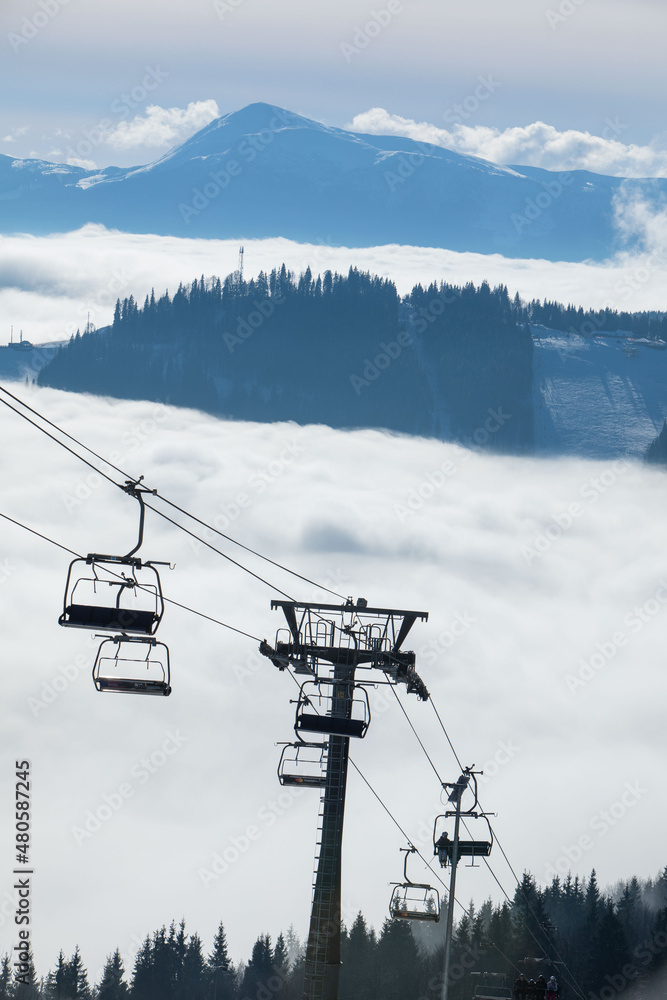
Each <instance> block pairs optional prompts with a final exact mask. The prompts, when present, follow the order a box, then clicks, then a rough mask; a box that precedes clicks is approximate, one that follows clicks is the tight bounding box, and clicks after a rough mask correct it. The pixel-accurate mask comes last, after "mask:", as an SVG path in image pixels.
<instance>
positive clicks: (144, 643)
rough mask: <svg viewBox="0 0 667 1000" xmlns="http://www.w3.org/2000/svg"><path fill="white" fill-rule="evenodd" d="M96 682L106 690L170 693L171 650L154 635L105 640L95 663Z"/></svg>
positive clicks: (116, 637)
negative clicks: (153, 636) (152, 636)
mask: <svg viewBox="0 0 667 1000" xmlns="http://www.w3.org/2000/svg"><path fill="white" fill-rule="evenodd" d="M93 681H94V683H95V687H96V688H97V690H98V691H102V692H106V691H109V692H116V693H119V694H152V695H162V696H167V695H170V694H171V683H170V682H171V676H170V670H169V650H168V648H167V646H165V644H164V643H163V642H158V641H157V639H152V638H150V639H145V638H139V637H130V636H126V635H116V636H113V638H107V639H104V640H103V642H102V643H101V644H100V648H99V649H98V651H97V656H96V657H95V663H94V664H93Z"/></svg>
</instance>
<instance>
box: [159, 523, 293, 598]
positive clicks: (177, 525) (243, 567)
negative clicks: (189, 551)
mask: <svg viewBox="0 0 667 1000" xmlns="http://www.w3.org/2000/svg"><path fill="white" fill-rule="evenodd" d="M146 506H147V507H148V508H149V510H152V511H153V513H155V514H157V515H158V516H159V517H162V518H164V520H165V521H169V523H170V524H173V525H174V526H175V527H176V528H180V529H181V531H184V532H185V533H186V535H190V537H191V538H196V539H197V541H198V542H201V543H202V545H206V546H207V548H209V549H212V550H213V552H217V553H218V555H219V556H222V558H223V559H227V561H228V562H230V563H232V564H233V565H234V566H238V568H239V569H242V570H244V572H246V573H249V574H250V576H254V578H255V579H256V580H259V581H260V583H264V584H266V586H267V587H270V588H271V590H275V591H276V593H277V594H282V596H283V597H286V598H287V600H288V601H293V600H294V598H293V597H292V596H291V594H287V593H286V592H285V591H284V590H281V589H280V587H276V585H275V584H274V583H270V582H269V580H265V579H264V577H263V576H260V575H259V573H255V572H253V570H251V569H248V567H247V566H244V565H243V563H240V562H237V560H236V559H232V557H231V556H228V555H227V553H226V552H221V551H220V549H216V547H215V545H211V543H210V542H207V541H206V539H204V538H200V536H199V535H196V534H195V533H194V531H190V529H189V528H185V527H184V526H183V525H182V524H179V523H178V521H174V519H173V518H172V517H169V516H168V515H167V514H165V513H164V512H163V511H161V510H158V509H157V507H153V505H152V504H150V503H147V504H146Z"/></svg>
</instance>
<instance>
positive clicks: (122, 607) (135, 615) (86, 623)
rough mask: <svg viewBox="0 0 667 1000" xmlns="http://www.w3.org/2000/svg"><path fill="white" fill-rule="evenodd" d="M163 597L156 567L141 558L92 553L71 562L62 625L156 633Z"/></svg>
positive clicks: (141, 633) (136, 632)
mask: <svg viewBox="0 0 667 1000" xmlns="http://www.w3.org/2000/svg"><path fill="white" fill-rule="evenodd" d="M163 612H164V601H163V597H162V586H161V584H160V577H159V574H158V571H157V569H156V568H155V567H154V566H152V565H150V564H148V563H142V562H141V560H140V559H134V558H127V559H123V558H121V557H115V556H95V555H89V556H88V557H87V558H85V559H83V558H79V559H74V560H73V561H72V563H70V567H69V572H68V574H67V584H66V587H65V599H64V606H63V613H62V614H61V615H60V618H59V619H58V623H59V624H60V625H64V626H66V627H69V628H85V629H91V630H93V631H98V630H102V631H106V632H114V633H121V632H125V633H129V634H132V635H153V634H154V633H155V631H156V629H157V627H158V625H159V624H160V621H161V620H162V615H163Z"/></svg>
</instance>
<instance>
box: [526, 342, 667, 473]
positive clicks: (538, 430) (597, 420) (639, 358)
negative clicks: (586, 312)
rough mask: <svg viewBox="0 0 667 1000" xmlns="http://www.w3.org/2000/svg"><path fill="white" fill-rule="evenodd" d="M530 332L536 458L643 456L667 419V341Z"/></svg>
mask: <svg viewBox="0 0 667 1000" xmlns="http://www.w3.org/2000/svg"><path fill="white" fill-rule="evenodd" d="M531 330H532V334H533V342H534V344H535V354H534V362H533V364H534V368H533V404H534V411H535V453H536V454H537V455H540V454H541V455H546V454H558V453H560V454H568V455H580V456H581V457H583V458H598V459H606V458H615V457H618V456H621V455H627V456H633V457H641V456H642V455H643V453H644V452H645V450H646V447H647V446H648V445H649V444H650V442H651V441H652V440H653V438H655V436H656V434H658V432H659V431H660V429H661V427H662V424H663V421H664V420H665V418H666V417H667V344H664V343H662V342H660V343H659V344H658V345H657V346H655V345H650V344H649V342H648V341H642V340H634V339H632V338H630V337H628V336H627V335H626V334H624V333H623V332H622V331H616V332H615V333H611V332H606V331H600V333H599V335H597V336H594V337H582V336H579V335H577V334H571V333H566V332H563V331H557V330H547V329H546V328H545V327H541V326H537V325H532V326H531Z"/></svg>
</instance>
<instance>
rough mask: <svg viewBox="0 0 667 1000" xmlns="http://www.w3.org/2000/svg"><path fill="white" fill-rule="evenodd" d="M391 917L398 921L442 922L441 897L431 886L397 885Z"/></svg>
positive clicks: (413, 883)
mask: <svg viewBox="0 0 667 1000" xmlns="http://www.w3.org/2000/svg"><path fill="white" fill-rule="evenodd" d="M389 915H390V916H391V917H393V918H394V919H396V920H425V921H431V922H433V923H437V922H438V921H439V920H440V897H439V895H438V893H437V891H436V890H435V889H433V888H432V887H431V886H430V885H420V884H418V883H415V882H408V883H406V884H401V885H397V886H395V888H394V891H393V893H392V895H391V900H390V901H389Z"/></svg>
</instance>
